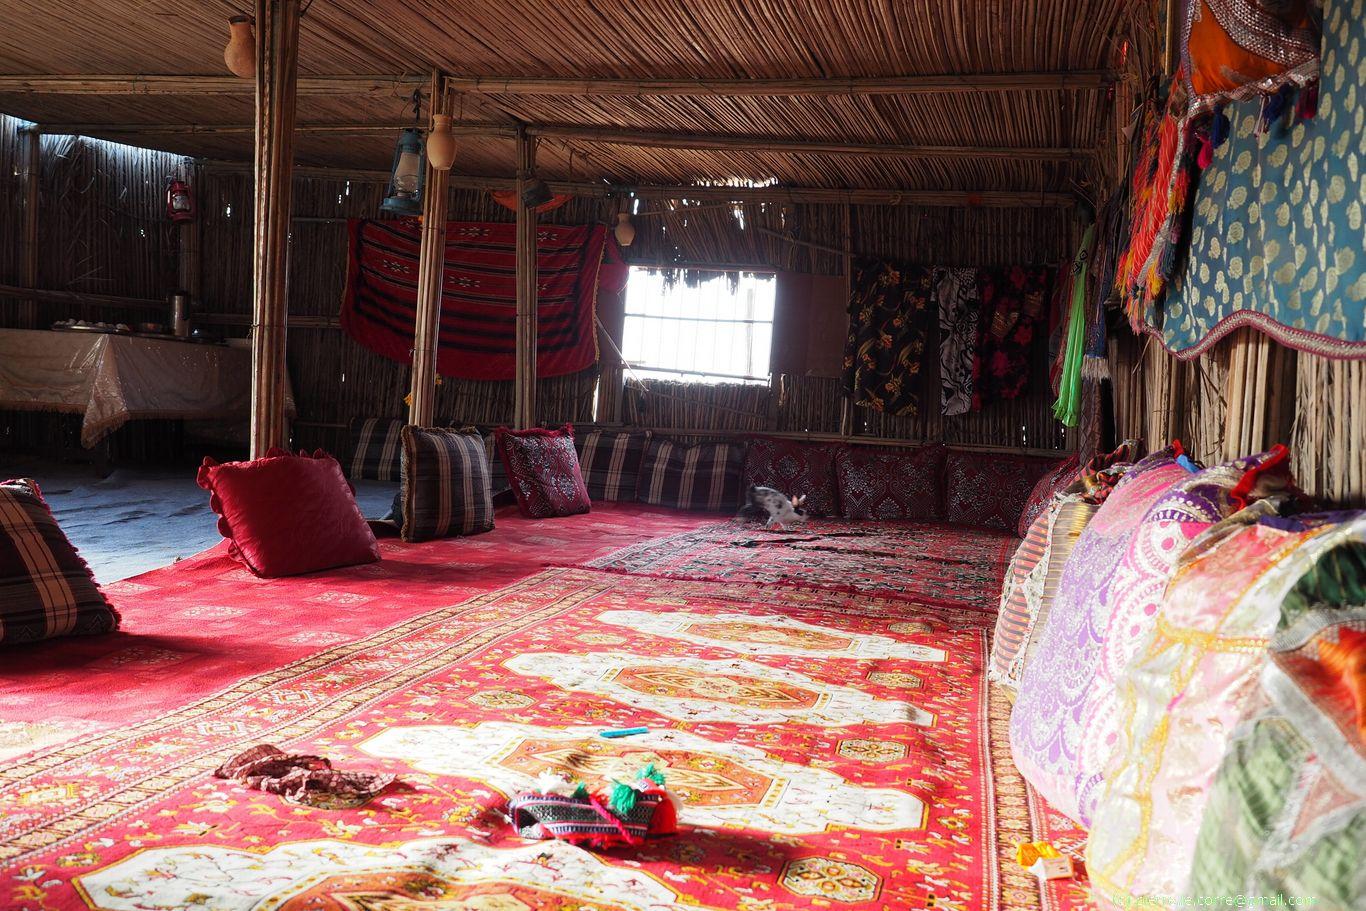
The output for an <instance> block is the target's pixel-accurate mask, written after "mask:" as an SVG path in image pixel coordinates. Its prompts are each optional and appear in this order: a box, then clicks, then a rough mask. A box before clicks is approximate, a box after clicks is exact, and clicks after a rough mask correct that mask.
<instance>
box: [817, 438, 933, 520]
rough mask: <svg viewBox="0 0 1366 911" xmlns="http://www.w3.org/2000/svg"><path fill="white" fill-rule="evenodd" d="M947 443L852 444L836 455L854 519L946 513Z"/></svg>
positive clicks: (843, 497) (843, 501)
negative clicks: (944, 473)
mask: <svg viewBox="0 0 1366 911" xmlns="http://www.w3.org/2000/svg"><path fill="white" fill-rule="evenodd" d="M943 464H944V447H942V446H939V445H935V444H931V445H929V446H922V447H920V448H919V449H884V448H870V447H865V446H850V447H848V448H847V449H842V450H840V452H839V454H838V455H837V456H836V458H835V471H836V474H837V475H838V477H839V489H840V506H841V508H842V509H843V510H844V515H845V517H846V518H849V519H912V520H918V521H922V522H924V521H937V520H940V519H943V518H944V513H943V510H942V509H941V506H940V493H939V490H940V486H939V478H940V474H941V466H942V465H943Z"/></svg>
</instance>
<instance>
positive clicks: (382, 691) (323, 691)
mask: <svg viewBox="0 0 1366 911" xmlns="http://www.w3.org/2000/svg"><path fill="white" fill-rule="evenodd" d="M283 622H286V621H285V620H283V619H282V623H283ZM990 625H991V618H990V616H989V615H987V614H984V613H982V612H980V611H974V610H966V609H961V608H951V607H945V606H929V605H923V604H917V603H915V602H914V601H912V600H909V599H908V598H906V597H899V598H895V599H890V598H877V597H869V596H866V595H859V596H857V597H854V596H846V595H835V594H832V593H831V592H827V591H820V590H815V589H805V588H800V587H795V586H772V585H764V584H749V583H743V582H732V583H727V584H720V583H715V582H697V581H683V580H661V579H658V578H637V577H632V576H627V575H622V574H619V573H607V572H600V571H592V570H586V569H549V570H545V571H542V572H540V573H537V574H535V575H532V576H529V577H527V578H524V579H522V580H520V581H516V582H513V583H511V584H508V585H506V586H505V587H503V588H500V589H498V590H495V591H491V592H482V593H475V594H472V595H466V596H463V597H462V598H458V599H457V600H456V601H455V602H452V603H450V604H449V606H440V607H437V608H436V609H434V610H430V611H428V612H425V613H422V614H421V615H419V616H415V617H412V618H410V619H406V620H404V621H402V622H399V623H397V624H396V625H392V626H390V627H388V628H385V629H383V630H381V631H378V632H373V633H370V634H368V635H365V636H363V637H361V638H359V639H356V640H354V641H348V642H345V643H340V644H336V645H332V646H330V647H327V648H324V649H323V650H321V651H317V652H315V653H313V654H310V655H308V656H306V657H303V658H300V659H297V660H294V661H291V662H288V663H286V664H284V665H283V666H281V667H279V668H278V669H275V670H271V671H269V672H266V673H261V674H257V675H254V676H250V677H247V678H245V679H242V680H240V681H238V682H236V683H235V684H233V685H231V686H229V687H227V688H226V689H224V690H222V691H221V692H218V693H217V694H215V695H213V696H211V697H209V698H205V699H202V700H200V701H197V702H194V703H192V704H190V705H186V706H183V707H181V708H179V709H177V710H174V711H170V712H167V713H165V714H163V715H161V716H159V717H157V718H155V719H154V720H150V721H143V722H140V723H134V724H127V725H123V726H120V727H117V728H113V729H109V730H104V731H100V732H96V733H93V734H91V735H89V736H87V737H86V738H84V739H81V740H77V741H73V742H69V743H66V744H64V745H60V746H57V747H54V748H50V749H48V750H46V751H39V752H36V753H31V754H29V755H28V756H26V757H23V758H20V759H17V760H14V761H11V762H7V763H4V764H0V907H4V908H14V909H21V908H22V909H33V911H40V909H41V911H57V909H72V908H87V907H95V908H104V909H111V911H146V909H154V908H155V909H171V908H175V909H208V908H214V909H244V911H245V909H272V911H286V909H310V911H424V909H432V911H438V909H439V911H532V909H547V911H549V909H554V911H566V909H575V911H664V909H674V908H677V909H684V908H686V909H736V911H787V909H807V908H822V909H829V908H849V909H870V911H871V909H898V911H903V909H930V908H934V909H954V911H969V909H997V908H1009V909H1014V908H1031V909H1032V908H1039V907H1040V894H1039V889H1038V887H1037V884H1036V883H1035V882H1034V880H1033V879H1032V877H1030V876H1029V874H1027V873H1025V872H1024V871H1023V870H1021V869H1019V868H1018V867H1016V866H1015V865H1014V864H1013V862H1012V861H1011V856H1012V854H1013V848H1014V844H1015V843H1016V842H1017V841H1022V840H1028V839H1031V838H1033V837H1034V831H1033V828H1032V823H1031V814H1030V811H1029V807H1028V795H1027V793H1026V790H1025V786H1024V784H1023V782H1022V781H1021V780H1020V778H1019V777H1018V775H1017V774H1016V772H1015V771H1014V769H1013V767H1012V766H1011V764H1010V760H1009V749H1008V746H1007V744H1006V743H1005V740H1004V730H1005V711H1006V706H1005V704H1004V702H1003V701H999V700H998V699H996V697H994V696H989V694H988V692H987V689H986V682H985V675H984V674H983V667H984V666H985V662H986V647H987V638H988V634H989V628H990ZM636 725H642V726H646V727H648V728H649V733H648V734H646V735H643V736H638V737H631V738H625V739H620V740H606V739H603V738H600V737H598V736H597V733H598V732H599V731H600V730H602V729H605V728H619V727H626V726H636ZM262 742H269V743H274V744H277V745H279V746H281V747H282V748H284V749H286V750H289V751H291V752H294V751H297V752H304V753H316V754H321V755H325V756H327V757H329V758H330V759H331V760H332V761H333V762H334V763H335V764H336V765H337V766H338V767H341V768H346V769H351V770H359V771H374V772H381V773H393V774H396V775H398V776H399V777H400V779H401V781H402V784H401V785H399V786H394V787H391V789H390V790H389V791H388V792H386V793H385V794H383V795H381V796H380V797H378V798H376V799H375V800H374V801H372V802H371V803H370V804H368V805H366V806H363V807H360V808H356V809H345V810H321V809H313V808H309V807H304V806H296V805H293V804H289V803H286V802H283V801H282V800H280V799H279V798H277V797H274V796H272V795H268V794H263V793H261V792H257V791H250V790H246V789H243V788H241V787H239V786H237V785H236V784H234V783H231V782H227V781H223V780H219V779H215V778H213V777H211V774H210V773H211V771H212V770H213V769H214V768H215V766H217V765H218V764H219V763H220V762H222V761H223V760H224V759H226V758H228V757H230V756H232V755H233V754H235V753H237V752H238V751H240V750H242V749H244V748H246V747H248V746H251V745H253V744H257V743H262ZM647 762H653V763H654V764H655V765H656V766H657V767H660V768H662V769H663V771H664V772H665V774H666V775H667V776H668V780H669V784H670V786H671V787H672V788H674V789H675V790H676V791H677V792H678V793H679V794H680V795H681V796H682V797H683V799H684V801H685V807H684V810H683V813H682V817H681V820H682V829H683V832H682V834H681V835H680V836H678V837H676V838H671V839H665V840H661V841H659V842H657V843H651V844H649V845H647V846H646V847H644V848H641V849H637V850H628V851H614V852H610V853H590V852H587V851H584V850H581V849H578V848H573V847H570V846H568V845H565V844H563V843H558V842H535V843H529V842H524V841H522V840H521V839H519V838H517V837H516V836H514V835H513V834H512V832H511V829H510V827H509V826H508V825H506V823H505V822H504V820H503V819H502V818H501V817H500V815H499V808H500V807H502V806H503V805H504V804H505V802H506V798H507V796H508V795H510V794H511V793H513V792H515V791H517V790H519V789H523V788H526V787H527V786H528V785H530V784H531V783H532V781H533V780H534V779H535V777H536V775H537V774H538V773H539V772H541V771H542V770H546V769H566V770H570V771H572V772H573V773H574V774H576V775H577V776H579V777H583V778H587V779H590V780H595V779H598V778H602V777H609V778H610V777H624V776H626V775H628V774H631V773H632V772H633V771H634V770H636V769H637V768H639V767H640V766H642V765H644V764H645V763H647Z"/></svg>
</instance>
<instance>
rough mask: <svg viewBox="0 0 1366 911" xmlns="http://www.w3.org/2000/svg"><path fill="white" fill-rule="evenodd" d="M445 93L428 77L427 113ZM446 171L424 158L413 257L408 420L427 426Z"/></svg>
mask: <svg viewBox="0 0 1366 911" xmlns="http://www.w3.org/2000/svg"><path fill="white" fill-rule="evenodd" d="M445 110H446V93H445V91H444V89H443V88H442V82H441V80H440V78H439V77H438V76H435V75H433V77H432V100H431V113H433V114H435V113H444V112H445ZM449 182H450V171H438V170H437V169H436V168H434V167H432V165H431V162H427V175H426V179H425V183H424V185H423V191H422V246H421V249H420V251H419V253H418V261H417V326H416V329H415V331H414V333H413V371H412V388H411V390H410V393H411V398H410V400H409V401H410V404H409V406H408V423H409V424H415V425H417V426H418V427H430V426H432V423H433V422H434V420H435V418H436V355H437V346H438V340H439V338H440V330H441V285H442V278H443V276H444V272H445V265H446V201H447V196H448V195H449V194H448V193H447V187H448V186H449Z"/></svg>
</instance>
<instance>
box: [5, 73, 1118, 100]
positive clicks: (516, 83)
mask: <svg viewBox="0 0 1366 911" xmlns="http://www.w3.org/2000/svg"><path fill="white" fill-rule="evenodd" d="M1114 78H1115V77H1114V74H1113V73H1111V72H1109V71H1107V70H1074V71H1070V72H1018V73H979V74H959V73H945V74H929V75H923V76H892V77H873V78H845V79H829V78H827V79H556V78H537V77H531V78H527V77H517V76H447V77H446V88H447V90H448V91H451V92H469V93H471V94H480V95H559V96H572V95H626V96H638V95H682V96H706V95H722V96H727V95H729V96H734V95H744V96H750V97H764V96H767V97H797V96H817V95H962V94H974V93H977V92H1034V91H1060V90H1081V89H1103V88H1105V87H1107V86H1109V85H1110V83H1111V82H1113V81H1114ZM426 81H427V80H426V77H425V76H385V75H370V76H311V77H305V78H303V79H300V80H299V81H298V91H299V94H301V95H406V94H408V93H409V92H411V91H412V90H413V88H415V87H417V86H421V85H423V84H424V83H426ZM250 85H251V83H249V82H243V81H242V80H240V79H238V78H236V77H234V76H222V75H217V74H215V75H173V74H164V75H163V74H155V75H153V74H147V75H142V74H116V75H75V76H68V75H50V74H48V75H28V74H15V75H8V74H5V75H0V93H3V94H9V95H33V94H65V95H238V94H243V93H245V92H246V91H248V88H247V87H248V86H250Z"/></svg>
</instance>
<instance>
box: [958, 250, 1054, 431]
mask: <svg viewBox="0 0 1366 911" xmlns="http://www.w3.org/2000/svg"><path fill="white" fill-rule="evenodd" d="M1049 284H1050V275H1049V271H1048V269H1046V268H1044V267H1043V266H1008V267H1006V268H1003V269H982V270H981V271H979V272H978V273H977V287H978V294H979V295H980V297H981V315H980V316H979V317H978V321H977V350H976V351H975V352H974V353H973V361H972V410H973V411H980V410H981V409H982V408H983V407H984V406H985V405H988V404H990V403H992V402H996V401H1000V400H1001V399H1014V398H1019V397H1020V396H1022V395H1024V394H1025V393H1026V392H1028V391H1029V370H1030V356H1029V353H1030V351H1031V350H1032V349H1033V347H1034V343H1035V335H1036V334H1037V333H1038V331H1039V329H1040V327H1039V325H1038V324H1039V323H1040V322H1041V321H1042V319H1043V318H1044V317H1045V313H1044V304H1045V302H1046V301H1047V298H1048V291H1049Z"/></svg>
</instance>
